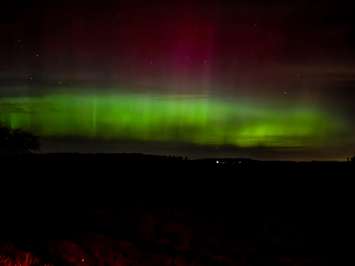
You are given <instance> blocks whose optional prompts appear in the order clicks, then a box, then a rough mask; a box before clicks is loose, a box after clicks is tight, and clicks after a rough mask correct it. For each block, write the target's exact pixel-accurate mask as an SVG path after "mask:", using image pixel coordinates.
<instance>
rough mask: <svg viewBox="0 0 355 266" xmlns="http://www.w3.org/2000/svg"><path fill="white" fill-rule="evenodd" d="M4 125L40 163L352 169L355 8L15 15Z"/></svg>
mask: <svg viewBox="0 0 355 266" xmlns="http://www.w3.org/2000/svg"><path fill="white" fill-rule="evenodd" d="M6 2H7V3H5V4H4V3H2V4H1V7H0V23H1V24H0V33H1V34H0V123H2V124H4V125H5V126H8V127H10V128H21V129H24V130H26V131H29V132H31V133H33V134H35V135H38V136H39V137H40V138H41V140H42V151H43V152H48V151H50V152H53V151H54V152H55V151H77V152H145V153H160V154H177V155H187V156H191V157H209V156H216V155H218V156H247V157H255V158H266V159H270V158H278V159H346V157H348V156H351V155H353V154H355V126H354V125H355V117H354V113H355V104H354V101H355V90H354V89H355V63H354V59H355V27H354V26H355V19H354V18H352V16H353V11H354V10H355V4H351V3H349V2H350V1H327V0H323V1H306V0H299V1H294V2H291V1H267V2H266V1H265V2H266V3H263V1H234V2H235V3H230V2H232V1H228V2H227V1H135V0H131V1H110V2H108V1H86V2H82V1H27V3H23V2H25V1H6Z"/></svg>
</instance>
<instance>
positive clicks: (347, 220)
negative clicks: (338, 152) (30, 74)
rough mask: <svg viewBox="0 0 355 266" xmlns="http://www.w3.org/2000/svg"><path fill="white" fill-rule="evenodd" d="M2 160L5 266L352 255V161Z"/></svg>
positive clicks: (287, 260)
mask: <svg viewBox="0 0 355 266" xmlns="http://www.w3.org/2000/svg"><path fill="white" fill-rule="evenodd" d="M217 161H218V163H217ZM1 168H2V172H1V206H0V207H1V222H0V223H1V224H0V235H1V245H0V265H17V266H18V265H22V266H24V265H44V264H47V265H103V266H111V265H112V266H114V265H117V266H121V265H132V266H133V265H181V266H185V265H245V266H247V265H333V264H340V263H342V261H343V260H347V261H348V262H349V259H351V257H350V256H349V255H351V250H352V249H351V245H350V244H349V243H351V239H353V227H354V219H353V218H352V210H353V205H352V199H353V195H352V194H353V191H352V190H353V189H352V185H351V179H352V178H353V175H352V174H353V172H354V170H355V165H354V164H353V163H351V162H341V163H340V162H309V163H295V162H260V161H252V160H245V159H235V160H232V159H228V160H223V159H210V160H199V161H190V160H184V159H183V158H177V157H158V156H144V155H137V154H126V155H124V154H123V155H73V154H71V155H70V154H66V155H64V154H63V155H22V156H12V157H8V156H7V157H2V158H1Z"/></svg>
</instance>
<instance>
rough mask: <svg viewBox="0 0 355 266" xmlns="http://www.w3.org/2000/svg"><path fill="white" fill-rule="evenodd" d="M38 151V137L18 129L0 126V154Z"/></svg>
mask: <svg viewBox="0 0 355 266" xmlns="http://www.w3.org/2000/svg"><path fill="white" fill-rule="evenodd" d="M38 149H39V140H38V137H36V136H34V135H32V134H30V133H28V132H25V131H22V130H20V129H15V130H11V129H9V128H7V127H3V126H0V154H19V153H31V152H33V151H35V150H38Z"/></svg>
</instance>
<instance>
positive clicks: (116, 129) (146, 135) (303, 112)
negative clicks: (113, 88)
mask: <svg viewBox="0 0 355 266" xmlns="http://www.w3.org/2000/svg"><path fill="white" fill-rule="evenodd" d="M0 124H3V125H5V126H7V127H9V128H11V129H23V130H26V131H29V132H31V133H33V134H35V135H38V136H40V137H45V138H46V137H80V138H94V139H104V140H133V141H159V142H175V143H190V144H198V145H228V146H237V147H257V146H264V147H317V146H321V145H327V144H329V143H331V140H332V139H333V137H334V136H336V134H337V133H338V132H339V131H340V130H342V128H343V126H344V125H343V124H342V123H341V122H340V121H339V119H338V118H337V117H335V115H331V114H330V113H327V112H324V111H323V110H319V109H316V108H314V107H306V106H302V107H300V106H299V105H298V106H292V105H291V106H287V107H285V106H275V105H269V106H268V105H265V104H258V103H256V102H251V101H242V100H233V99H225V98H218V97H211V96H210V97H207V96H191V95H190V96H181V95H160V94H139V93H108V92H105V93H94V92H91V93H90V92H87V93H84V94H83V93H56V94H48V95H40V96H29V97H19V96H17V97H3V98H0Z"/></svg>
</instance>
